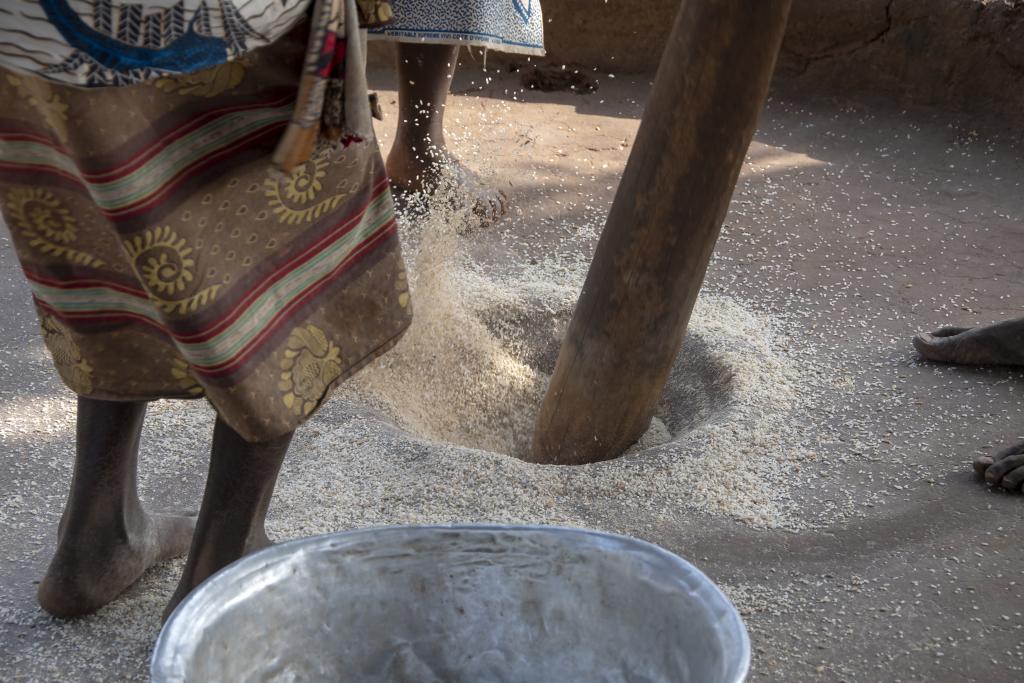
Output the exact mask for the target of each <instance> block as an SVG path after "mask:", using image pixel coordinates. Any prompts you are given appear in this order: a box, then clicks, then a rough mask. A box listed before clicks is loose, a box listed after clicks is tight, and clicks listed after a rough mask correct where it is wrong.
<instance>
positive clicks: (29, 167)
mask: <svg viewBox="0 0 1024 683" xmlns="http://www.w3.org/2000/svg"><path fill="white" fill-rule="evenodd" d="M0 168H7V169H10V170H12V171H17V172H19V173H20V172H24V171H34V172H36V173H47V174H49V175H55V176H58V177H60V178H65V179H67V180H71V181H73V182H74V183H75V185H78V186H80V187H82V188H84V189H85V190H86V191H88V189H89V187H88V186H87V185H86V184H85V183H83V182H82V179H81V178H80V177H78V176H77V175H72V174H70V173H68V172H66V171H61V170H58V169H55V168H54V167H53V166H38V165H36V164H11V163H6V162H2V161H0Z"/></svg>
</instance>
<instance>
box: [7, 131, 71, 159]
mask: <svg viewBox="0 0 1024 683" xmlns="http://www.w3.org/2000/svg"><path fill="white" fill-rule="evenodd" d="M0 140H4V141H7V140H10V141H12V142H38V143H40V144H43V145H46V146H47V147H52V148H53V149H55V150H57V151H58V152H60V153H61V154H63V155H65V156H71V150H69V149H68V148H67V147H65V146H64V145H63V144H61V143H60V142H59V141H57V140H54V139H53V138H49V137H46V136H45V135H39V134H37V133H15V132H13V131H12V132H5V131H0Z"/></svg>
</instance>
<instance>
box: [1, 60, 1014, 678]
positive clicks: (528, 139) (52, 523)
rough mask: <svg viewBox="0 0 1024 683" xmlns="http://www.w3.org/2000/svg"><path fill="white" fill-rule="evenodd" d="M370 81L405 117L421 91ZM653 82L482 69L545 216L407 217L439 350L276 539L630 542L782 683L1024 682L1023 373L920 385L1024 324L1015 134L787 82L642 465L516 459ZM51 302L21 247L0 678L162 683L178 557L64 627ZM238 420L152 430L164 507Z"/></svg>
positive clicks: (382, 386)
mask: <svg viewBox="0 0 1024 683" xmlns="http://www.w3.org/2000/svg"><path fill="white" fill-rule="evenodd" d="M373 80H374V82H375V83H376V86H377V87H379V88H381V94H382V102H383V103H384V105H385V109H386V110H387V111H388V112H389V113H391V114H392V116H393V112H394V105H393V102H394V99H395V98H394V91H393V83H390V82H389V81H388V75H387V74H386V73H376V74H374V79H373ZM647 85H648V84H647V82H646V81H645V80H640V81H635V80H630V79H629V78H626V77H622V76H620V77H618V78H611V77H608V76H604V77H602V78H600V89H599V90H598V91H597V92H596V93H594V94H591V95H585V96H576V95H572V94H568V93H558V94H546V95H545V94H539V93H525V94H524V93H522V92H520V91H519V89H518V81H517V79H516V77H515V76H510V75H504V76H497V77H496V79H495V80H494V81H493V82H490V83H484V82H483V81H482V79H481V77H480V75H479V74H478V73H477V74H476V75H474V73H473V72H472V71H471V70H470V69H464V70H463V71H462V72H461V73H460V77H459V79H458V82H457V84H456V87H455V89H456V90H457V91H459V92H462V93H464V95H463V96H459V97H457V98H455V99H454V101H453V103H452V105H451V106H452V109H451V112H450V114H449V124H450V126H449V127H450V129H451V131H452V136H451V137H452V138H453V139H452V143H453V145H454V147H455V148H456V149H457V150H459V151H460V152H461V153H462V155H463V156H465V157H466V158H467V159H468V160H469V163H470V165H471V166H474V167H477V168H480V169H482V170H483V171H484V172H485V173H486V174H489V175H491V176H492V177H493V178H494V179H495V182H497V183H500V184H501V185H502V186H503V187H505V189H506V190H507V191H508V192H509V193H510V194H512V195H513V196H514V197H515V200H516V205H517V207H518V209H517V211H516V212H515V213H514V215H512V216H511V217H510V218H509V219H508V220H506V221H505V222H503V223H502V224H499V225H497V226H494V227H492V228H490V229H487V230H484V231H476V232H471V233H470V234H460V232H459V231H457V230H453V229H452V227H453V226H457V224H458V221H457V220H456V221H452V220H449V219H451V218H452V216H450V215H448V214H443V213H442V214H441V215H434V216H432V217H430V218H428V219H425V220H421V221H416V222H413V223H410V224H407V225H406V227H405V237H406V239H407V242H408V244H409V255H410V259H411V260H412V261H414V268H413V272H414V274H415V280H414V284H415V286H416V290H415V293H414V296H415V306H416V310H417V321H418V322H417V323H416V324H417V325H418V327H417V328H414V329H413V330H412V331H411V332H410V335H409V337H408V338H407V340H406V341H405V342H403V346H400V347H399V348H398V349H396V351H395V352H394V353H393V354H390V355H389V356H386V357H385V358H384V359H382V360H381V362H380V363H379V364H377V365H375V367H373V368H372V369H370V370H369V371H368V372H366V373H364V375H363V376H360V378H359V379H358V381H355V382H352V383H351V384H350V385H349V386H346V388H345V389H344V390H343V391H342V392H341V395H339V396H338V397H337V398H336V399H335V400H333V401H332V402H331V403H329V404H328V405H327V407H326V408H325V409H324V410H323V411H322V412H321V413H320V414H319V415H318V417H317V418H316V419H314V420H313V421H312V422H311V423H310V424H309V425H308V426H307V427H305V428H304V429H303V430H301V431H300V433H299V435H298V436H297V440H296V442H295V446H294V448H293V452H292V453H291V454H290V457H289V460H288V462H287V463H286V465H285V468H284V472H283V474H282V478H281V483H280V485H279V488H278V493H277V495H276V497H275V501H274V504H273V506H272V509H271V521H270V530H271V533H272V535H273V536H275V537H276V538H279V539H284V538H293V537H298V536H303V535H309V534H313V533H321V532H327V531H331V530H339V529H346V528H353V527H357V526H370V525H379V524H388V523H413V522H448V521H501V522H516V521H522V522H547V523H560V524H572V525H579V526H587V527H593V528H598V529H607V530H611V531H617V532H623V533H629V534H633V535H636V536H639V537H641V538H644V539H646V540H650V541H653V542H655V543H659V544H661V545H663V546H665V547H667V548H669V549H671V550H673V551H675V552H677V553H679V554H680V555H682V556H683V557H686V558H687V559H689V560H691V561H692V562H694V563H695V564H696V565H697V566H698V567H700V568H701V569H702V570H704V571H705V572H706V573H707V574H708V575H709V576H711V577H712V578H713V579H714V580H715V581H716V582H718V583H719V584H720V585H721V586H722V587H723V589H724V590H726V592H727V593H728V594H729V595H730V596H731V597H732V598H733V600H734V601H735V602H736V604H737V606H738V607H739V609H740V611H741V612H742V614H743V616H744V618H745V620H746V622H747V624H748V627H749V629H750V633H751V638H752V641H753V645H754V649H755V655H754V663H753V665H754V670H753V680H760V681H840V680H842V681H879V680H886V681H897V680H898V681H954V680H955V681H960V680H977V681H997V680H1007V681H1009V680H1018V679H1019V678H1021V676H1022V672H1024V645H1022V643H1024V616H1022V612H1024V545H1022V543H1021V529H1022V528H1024V499H1022V498H1021V497H1020V496H1011V495H1005V494H1002V493H999V492H992V491H989V490H987V489H986V487H985V486H984V485H982V484H980V483H979V482H978V481H976V480H975V479H974V477H973V476H972V474H971V472H970V468H969V466H968V463H969V461H970V459H971V458H972V457H973V455H974V454H975V453H977V452H979V451H985V450H988V449H992V448H998V447H999V446H1000V445H1001V444H1003V443H1005V442H1007V441H1009V440H1010V439H1014V438H1017V437H1019V436H1021V434H1022V430H1024V426H1022V425H1024V421H1022V417H1024V403H1022V401H1021V394H1022V392H1024V388H1022V387H1024V385H1022V382H1021V380H1022V379H1024V373H1021V372H1015V371H1009V370H1003V369H970V368H967V369H964V368H953V367H940V366H934V365H928V364H923V363H919V362H918V361H917V359H916V358H915V356H914V354H913V351H912V349H911V347H910V343H909V340H910V337H911V336H912V335H913V333H914V332H915V331H917V330H920V329H933V328H935V327H938V326H941V325H943V324H947V323H948V324H977V323H987V322H992V321H996V320H999V319H1002V318H1005V317H1009V316H1019V315H1024V312H1022V311H1024V309H1022V302H1024V276H1022V272H1024V222H1022V217H1024V193H1022V192H1021V186H1020V179H1021V178H1024V174H1022V172H1021V171H1022V168H1021V161H1020V155H1019V150H1016V149H1013V148H1011V147H1010V145H1009V144H1008V143H1006V142H1005V141H1002V140H1000V139H999V138H998V137H994V136H992V135H990V134H989V132H988V131H984V130H972V129H970V128H965V127H963V126H961V125H959V124H958V123H956V122H954V121H952V120H948V119H946V118H944V116H943V115H942V114H941V113H938V112H934V111H929V110H915V111H902V110H894V109H891V108H890V107H889V106H888V105H887V104H886V103H885V102H871V101H861V102H857V101H842V102H839V101H834V100H831V99H823V98H819V97H815V96H813V95H811V94H808V93H806V92H803V93H787V92H786V89H785V87H784V86H782V87H779V88H777V89H776V91H775V93H774V94H773V96H772V99H771V101H770V102H769V104H768V107H767V110H766V112H765V114H764V116H763V117H762V121H761V125H760V128H759V131H758V133H757V135H756V137H755V142H754V144H753V145H752V146H751V149H750V155H749V159H748V163H747V165H746V167H745V168H744V171H743V174H742V176H741V179H740V182H739V185H738V187H737V191H736V194H735V196H734V201H733V205H732V210H731V213H730V215H729V217H728V219H727V222H726V228H725V230H724V233H723V237H722V240H721V242H720V244H719V248H718V252H717V254H716V258H715V260H714V262H713V264H712V266H711V269H710V272H709V275H708V280H707V283H706V286H705V290H704V293H703V294H702V299H701V303H700V305H699V308H698V311H697V312H696V314H695V317H694V321H693V325H692V327H691V335H690V338H689V339H688V341H687V343H686V345H685V348H684V352H683V354H682V356H681V361H680V364H679V365H678V367H677V369H676V372H675V373H674V374H673V379H672V380H671V382H670V384H669V387H668V389H667V391H666V395H665V399H664V401H663V403H662V405H661V407H660V410H659V418H658V423H657V424H656V425H655V428H653V429H652V432H651V433H650V434H649V435H648V436H647V437H645V440H644V443H642V444H641V445H640V447H638V448H637V449H636V450H634V451H633V452H631V453H630V454H629V455H628V456H627V457H625V458H623V459H621V460H619V461H617V462H615V463H610V464H605V465H600V466H595V467H589V468H577V469H572V470H570V469H567V468H539V467H534V466H530V465H526V464H523V463H521V462H520V461H518V460H515V459H514V458H512V457H510V456H508V455H506V454H505V453H509V452H514V451H515V450H516V449H517V448H518V447H520V446H519V444H521V442H522V438H523V427H522V425H524V424H528V423H529V420H528V417H529V411H530V410H531V406H532V405H533V402H535V400H536V397H537V396H539V395H540V393H541V392H542V391H543V386H544V381H545V379H546V373H548V372H550V367H551V365H552V363H553V361H554V355H555V354H556V353H557V345H558V334H559V333H560V330H561V329H562V327H563V326H564V322H565V320H566V319H567V317H568V315H569V310H570V307H571V304H572V301H573V300H574V298H575V292H576V288H577V287H578V286H579V283H580V281H581V278H582V276H583V274H584V273H585V266H586V263H587V258H588V256H589V253H590V249H592V246H593V240H594V237H595V236H596V234H597V232H598V231H599V229H600V226H601V220H602V216H603V215H604V212H605V211H606V210H607V206H608V205H609V203H610V201H611V198H612V196H613V193H614V188H615V186H616V182H617V178H618V176H619V174H620V173H621V170H622V167H623V164H624V163H625V160H626V157H627V155H628V153H629V144H630V141H631V140H632V137H633V134H634V133H635V130H636V127H637V125H638V118H639V115H640V113H641V111H642V103H643V100H644V97H645V93H646V90H647ZM392 126H393V122H386V123H385V124H384V125H383V126H382V127H381V135H382V142H383V143H384V144H385V146H386V145H387V144H388V138H389V132H390V130H391V127H392ZM485 142H486V146H485V147H484V148H483V149H481V147H482V146H483V145H484V143H485ZM456 218H457V216H456ZM2 239H3V241H4V242H7V238H6V235H4V236H3V237H2ZM26 292H27V288H26V287H25V285H24V282H23V280H22V277H21V274H20V272H19V271H18V267H17V263H16V261H15V259H14V257H13V254H12V252H11V250H10V248H9V246H8V245H5V246H4V247H3V248H0V311H2V313H3V319H4V321H5V324H4V326H3V327H2V329H0V472H2V475H0V501H2V503H0V548H3V550H4V552H3V553H2V554H0V678H2V679H4V680H19V681H20V680H120V679H144V678H145V675H146V666H147V657H148V654H149V650H150V648H151V646H152V642H153V640H154V638H155V636H156V633H157V630H158V626H159V625H158V615H159V613H160V608H161V606H162V604H163V602H164V601H165V600H166V599H167V598H168V597H169V595H170V592H171V591H172V590H173V587H174V583H175V581H176V575H177V572H178V571H179V568H180V564H179V563H178V562H169V563H165V564H164V565H162V566H159V567H157V568H155V569H154V570H152V571H151V572H149V573H148V574H147V575H146V576H145V577H143V579H142V580H141V581H140V582H139V583H138V584H137V585H136V586H134V587H133V588H132V589H131V590H130V591H129V592H128V593H127V594H126V595H125V596H124V597H123V598H122V599H120V600H119V601H117V602H115V603H114V604H113V605H111V606H110V607H108V608H106V609H104V610H102V611H101V612H99V613H98V614H97V615H95V616H93V617H90V618H88V619H83V620H79V621H76V622H59V621H56V620H53V619H51V618H49V617H48V616H46V615H45V614H43V613H42V612H41V611H40V610H39V608H38V607H37V606H36V604H35V600H34V588H35V583H34V582H35V581H36V580H37V579H38V578H39V577H40V576H41V573H42V571H43V569H44V568H45V564H46V562H47V560H48V558H49V554H50V552H51V551H52V547H53V543H54V540H55V535H56V524H57V519H58V516H59V514H60V510H61V506H62V504H63V499H64V496H65V494H66V490H67V483H68V478H69V476H70V471H71V465H72V453H73V450H72V438H73V433H74V420H73V399H72V397H71V396H70V394H69V393H68V392H67V391H66V390H65V389H63V387H62V386H61V385H60V384H59V383H58V381H57V379H56V376H55V375H54V374H53V373H52V372H51V370H50V367H49V364H48V361H47V358H46V354H45V351H44V350H43V347H42V344H41V342H40V340H39V338H38V336H37V334H36V323H35V318H34V315H33V313H32V311H31V309H30V307H29V305H28V299H27V294H26ZM453 349H455V350H459V351H460V354H459V355H458V357H459V358H461V359H462V361H461V362H459V363H456V362H454V359H455V357H456V356H455V354H453V352H452V350H453ZM430 367H434V368H435V370H437V369H440V370H441V372H436V371H432V370H430ZM624 381H626V380H625V378H624ZM429 399H433V400H429ZM509 406H511V408H509ZM509 413H512V414H513V416H512V417H508V414H509ZM211 426H212V415H211V413H210V412H209V410H208V409H207V408H206V407H205V406H203V405H202V404H199V403H191V404H186V403H176V404H170V403H161V404H157V405H155V406H154V407H153V409H152V410H151V414H150V419H149V421H148V424H147V428H146V433H145V436H144V445H143V450H144V453H143V464H142V472H143V474H142V477H143V481H142V490H143V495H144V498H145V499H146V500H147V501H148V502H149V503H150V504H151V505H152V506H153V507H155V508H161V507H162V508H176V509H191V508H194V507H195V506H196V505H197V502H198V499H199V495H200V491H201V486H202V481H203V477H204V474H205V467H206V459H205V455H204V452H205V448H206V445H207V444H208V442H209V436H210V431H211ZM197 439H201V440H202V441H201V442H202V447H197Z"/></svg>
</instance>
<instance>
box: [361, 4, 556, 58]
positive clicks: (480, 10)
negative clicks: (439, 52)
mask: <svg viewBox="0 0 1024 683" xmlns="http://www.w3.org/2000/svg"><path fill="white" fill-rule="evenodd" d="M391 6H392V7H393V8H394V10H395V19H394V21H393V22H392V23H390V24H388V25H387V26H385V27H384V28H380V29H373V30H371V31H370V38H377V39H383V40H394V41H399V42H422V43H434V44H442V45H477V46H480V47H486V48H490V49H492V50H501V51H502V52H518V53H523V54H531V55H543V54H544V19H543V16H542V15H541V11H540V0H392V2H391Z"/></svg>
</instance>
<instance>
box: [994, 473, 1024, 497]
mask: <svg viewBox="0 0 1024 683" xmlns="http://www.w3.org/2000/svg"><path fill="white" fill-rule="evenodd" d="M999 485H1000V486H1002V487H1003V488H1004V489H1006V490H1007V491H1020V490H1021V485H1024V467H1018V468H1016V469H1013V470H1010V471H1009V472H1007V473H1006V474H1004V475H1003V478H1002V479H1001V480H1000V481H999Z"/></svg>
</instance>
